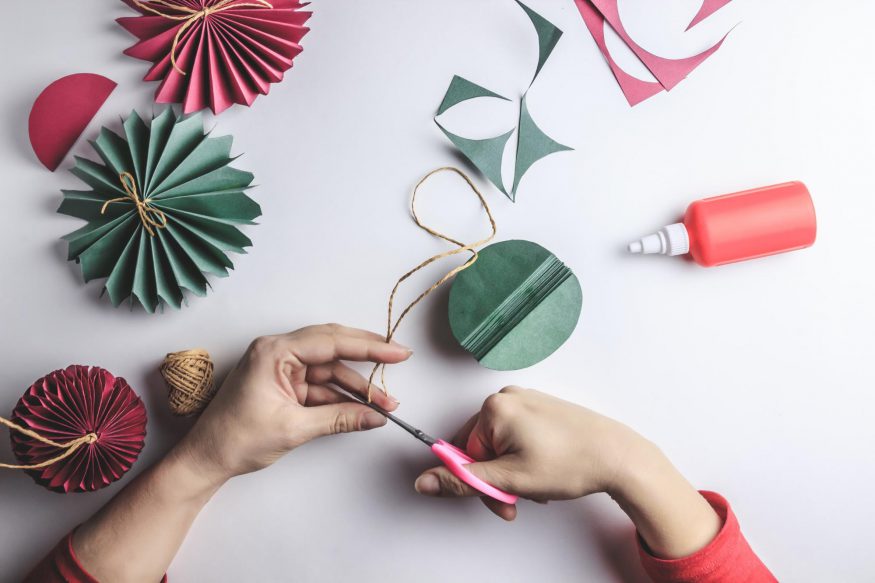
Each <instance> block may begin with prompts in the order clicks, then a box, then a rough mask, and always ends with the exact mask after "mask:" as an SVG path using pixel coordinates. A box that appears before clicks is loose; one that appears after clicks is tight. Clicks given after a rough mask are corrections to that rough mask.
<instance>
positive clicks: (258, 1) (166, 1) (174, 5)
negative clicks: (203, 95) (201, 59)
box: [134, 0, 273, 75]
mask: <svg viewBox="0 0 875 583" xmlns="http://www.w3.org/2000/svg"><path fill="white" fill-rule="evenodd" d="M149 3H150V4H157V5H159V6H165V7H167V8H170V9H171V10H176V11H178V12H182V13H183V14H168V13H167V12H162V11H160V10H158V9H157V8H154V7H153V6H149V4H146V3H145V2H140V0H134V4H136V5H137V6H139V7H140V8H142V9H143V10H145V11H147V12H151V13H152V14H157V15H158V16H162V17H164V18H167V19H170V20H179V21H182V26H180V27H179V30H177V31H176V35H175V36H174V37H173V45H171V47H170V62H171V63H172V64H173V68H174V69H176V70H177V71H178V72H179V74H180V75H185V74H186V73H185V71H183V70H182V69H180V68H179V67H178V66H177V64H176V47H177V45H179V39H180V38H182V33H184V32H185V31H186V30H188V29H189V27H190V26H191V25H193V24H194V23H195V22H197V21H198V20H200V19H201V18H206V17H207V16H209V15H210V14H215V13H217V12H223V11H225V10H231V9H232V8H242V7H244V6H246V7H250V8H273V5H272V4H271V3H270V2H268V1H267V0H253V1H252V2H248V1H247V2H237V1H236V0H219V2H216V3H215V4H213V5H212V6H204V7H203V8H201V9H200V10H196V9H194V8H191V7H189V6H185V5H183V4H179V3H178V2H173V1H172V0H149Z"/></svg>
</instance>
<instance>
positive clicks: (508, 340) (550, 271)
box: [448, 240, 582, 370]
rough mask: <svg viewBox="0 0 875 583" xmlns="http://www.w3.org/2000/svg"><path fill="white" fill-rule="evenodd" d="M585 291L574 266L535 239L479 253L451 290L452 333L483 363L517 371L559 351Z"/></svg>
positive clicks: (497, 368)
mask: <svg viewBox="0 0 875 583" xmlns="http://www.w3.org/2000/svg"><path fill="white" fill-rule="evenodd" d="M581 305H582V292H581V289H580V282H579V281H578V280H577V277H576V276H575V275H574V273H572V271H571V269H570V268H569V267H568V266H567V265H565V264H564V263H562V262H561V261H560V260H559V259H557V258H556V256H555V255H553V254H552V253H550V252H549V251H548V250H546V249H544V248H543V247H541V246H540V245H538V244H536V243H532V242H530V241H519V240H516V241H503V242H501V243H495V244H492V245H490V246H488V247H486V248H484V249H482V250H480V252H479V256H478V258H477V261H476V262H475V263H473V264H472V265H471V266H470V267H468V268H467V269H466V270H464V271H462V272H461V273H459V274H458V275H457V276H456V279H455V281H453V286H452V288H451V289H450V299H449V307H448V311H449V320H450V328H451V329H452V332H453V336H454V337H455V338H456V340H458V341H459V344H461V345H462V347H463V348H465V350H467V351H468V352H470V353H471V355H472V356H474V358H476V359H477V360H478V361H479V362H480V364H482V365H483V366H485V367H487V368H491V369H494V370H518V369H521V368H526V367H528V366H531V365H533V364H535V363H538V362H540V361H542V360H544V359H545V358H547V357H548V356H550V355H551V354H553V352H555V351H556V349H558V348H559V347H560V346H561V345H562V344H563V343H564V342H565V341H566V340H568V338H569V337H570V336H571V333H572V332H573V331H574V328H575V327H576V326H577V321H578V319H579V318H580V310H581Z"/></svg>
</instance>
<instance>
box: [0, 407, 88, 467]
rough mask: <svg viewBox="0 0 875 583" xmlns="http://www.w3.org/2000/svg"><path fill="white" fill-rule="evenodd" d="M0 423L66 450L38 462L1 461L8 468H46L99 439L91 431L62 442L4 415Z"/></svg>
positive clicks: (0, 465)
mask: <svg viewBox="0 0 875 583" xmlns="http://www.w3.org/2000/svg"><path fill="white" fill-rule="evenodd" d="M0 424H3V425H5V426H6V427H8V428H9V429H10V430H12V431H18V432H19V433H22V434H24V435H27V436H28V437H32V438H34V439H36V440H37V441H39V442H41V443H45V444H46V445H51V446H52V447H57V448H59V449H63V450H64V451H63V452H62V453H61V454H59V455H57V456H55V457H53V458H51V459H48V460H45V461H43V462H40V463H38V464H23V465H16V464H3V463H0V468H6V469H8V470H38V469H39V468H44V467H46V466H50V465H52V464H53V463H55V462H59V461H61V460H63V459H67V458H68V457H70V456H71V455H73V454H74V453H75V452H76V450H77V449H79V448H80V447H82V446H83V445H91V444H92V443H94V442H96V441H97V434H96V433H94V432H91V433H86V434H85V435H83V436H81V437H77V438H76V439H73V440H71V441H67V442H65V443H60V442H57V441H53V440H51V439H49V438H47V437H43V436H42V435H40V434H39V433H37V432H36V431H32V430H30V429H27V428H25V427H22V426H20V425H17V424H15V423H13V422H12V421H10V420H8V419H4V418H3V417H0Z"/></svg>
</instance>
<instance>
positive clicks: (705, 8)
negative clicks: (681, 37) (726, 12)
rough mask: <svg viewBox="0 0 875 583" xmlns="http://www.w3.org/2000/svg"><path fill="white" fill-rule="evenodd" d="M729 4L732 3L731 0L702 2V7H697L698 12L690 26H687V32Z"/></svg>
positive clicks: (704, 0)
mask: <svg viewBox="0 0 875 583" xmlns="http://www.w3.org/2000/svg"><path fill="white" fill-rule="evenodd" d="M730 2H732V0H703V2H702V6H700V7H699V11H698V12H697V13H696V15H695V16H694V17H693V19H692V20H691V21H690V24H688V25H687V30H690V29H691V28H693V27H694V26H696V25H697V24H699V23H700V22H702V21H703V20H705V19H706V18H708V17H709V16H711V15H712V14H714V13H715V12H717V11H718V10H720V9H721V8H723V7H724V6H726V5H727V4H729V3H730Z"/></svg>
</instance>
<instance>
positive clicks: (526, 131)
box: [511, 95, 571, 200]
mask: <svg viewBox="0 0 875 583" xmlns="http://www.w3.org/2000/svg"><path fill="white" fill-rule="evenodd" d="M518 131H519V137H518V141H517V153H516V166H515V168H514V175H513V189H512V190H511V193H512V196H511V200H513V198H514V196H513V194H515V193H516V190H517V187H518V186H519V184H520V180H522V177H523V174H525V173H526V172H528V170H529V168H531V167H532V164H534V163H535V162H537V161H538V160H540V159H541V158H544V157H546V156H549V155H550V154H554V153H556V152H563V151H566V150H570V149H571V148H569V147H568V146H563V145H562V144H560V143H559V142H557V141H556V140H554V139H553V138H551V137H550V136H548V135H547V134H545V133H544V132H543V131H541V128H539V127H538V126H537V125H535V120H533V119H532V116H531V115H530V114H529V107H528V105H526V95H523V98H522V100H521V101H520V122H519V126H518Z"/></svg>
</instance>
